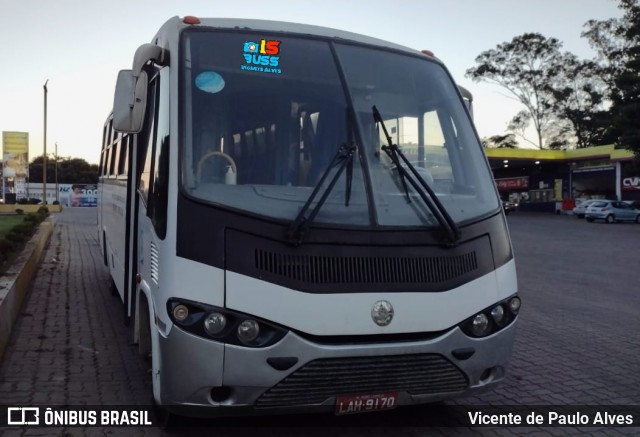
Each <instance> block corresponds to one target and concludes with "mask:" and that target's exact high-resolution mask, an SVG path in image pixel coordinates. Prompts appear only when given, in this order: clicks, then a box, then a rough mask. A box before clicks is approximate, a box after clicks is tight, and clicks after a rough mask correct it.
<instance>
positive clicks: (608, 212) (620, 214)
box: [585, 200, 640, 223]
mask: <svg viewBox="0 0 640 437" xmlns="http://www.w3.org/2000/svg"><path fill="white" fill-rule="evenodd" d="M585 217H586V218H587V221H588V222H592V221H594V220H604V221H605V222H606V223H613V222H621V221H633V222H636V223H640V209H635V208H634V207H632V206H631V205H629V204H628V203H625V202H620V201H617V200H597V201H595V202H593V203H592V204H591V205H589V207H588V208H587V212H586V214H585Z"/></svg>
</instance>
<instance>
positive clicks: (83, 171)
mask: <svg viewBox="0 0 640 437" xmlns="http://www.w3.org/2000/svg"><path fill="white" fill-rule="evenodd" d="M42 161H43V159H42V156H38V157H36V158H34V159H33V161H31V163H30V164H29V182H35V183H38V182H40V183H41V182H42ZM55 172H56V158H55V157H54V158H47V183H55V182H56V173H55ZM58 182H59V183H61V184H97V183H98V165H97V164H89V163H88V162H87V161H85V160H84V159H81V158H58Z"/></svg>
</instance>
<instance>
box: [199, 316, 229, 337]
mask: <svg viewBox="0 0 640 437" xmlns="http://www.w3.org/2000/svg"><path fill="white" fill-rule="evenodd" d="M226 326H227V318H226V317H225V316H224V314H221V313H211V314H209V315H208V316H207V317H205V318H204V330H205V331H207V334H209V335H212V336H216V335H219V334H220V333H221V332H222V331H223V330H224V328H225V327H226Z"/></svg>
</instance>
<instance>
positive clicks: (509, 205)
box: [502, 200, 518, 215]
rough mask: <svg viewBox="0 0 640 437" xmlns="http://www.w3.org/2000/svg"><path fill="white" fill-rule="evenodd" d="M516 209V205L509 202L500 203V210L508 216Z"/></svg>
mask: <svg viewBox="0 0 640 437" xmlns="http://www.w3.org/2000/svg"><path fill="white" fill-rule="evenodd" d="M517 208H518V205H517V204H515V203H513V202H510V201H508V200H503V201H502V209H504V213H505V214H506V215H509V213H510V212H512V211H515V210H516V209H517Z"/></svg>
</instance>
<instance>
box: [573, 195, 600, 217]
mask: <svg viewBox="0 0 640 437" xmlns="http://www.w3.org/2000/svg"><path fill="white" fill-rule="evenodd" d="M593 202H595V200H593V199H592V200H583V201H582V202H580V203H579V204H577V205H576V206H575V208H573V215H575V216H576V217H578V218H584V215H585V214H586V212H587V207H588V206H589V205H591V204H592V203H593Z"/></svg>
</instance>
